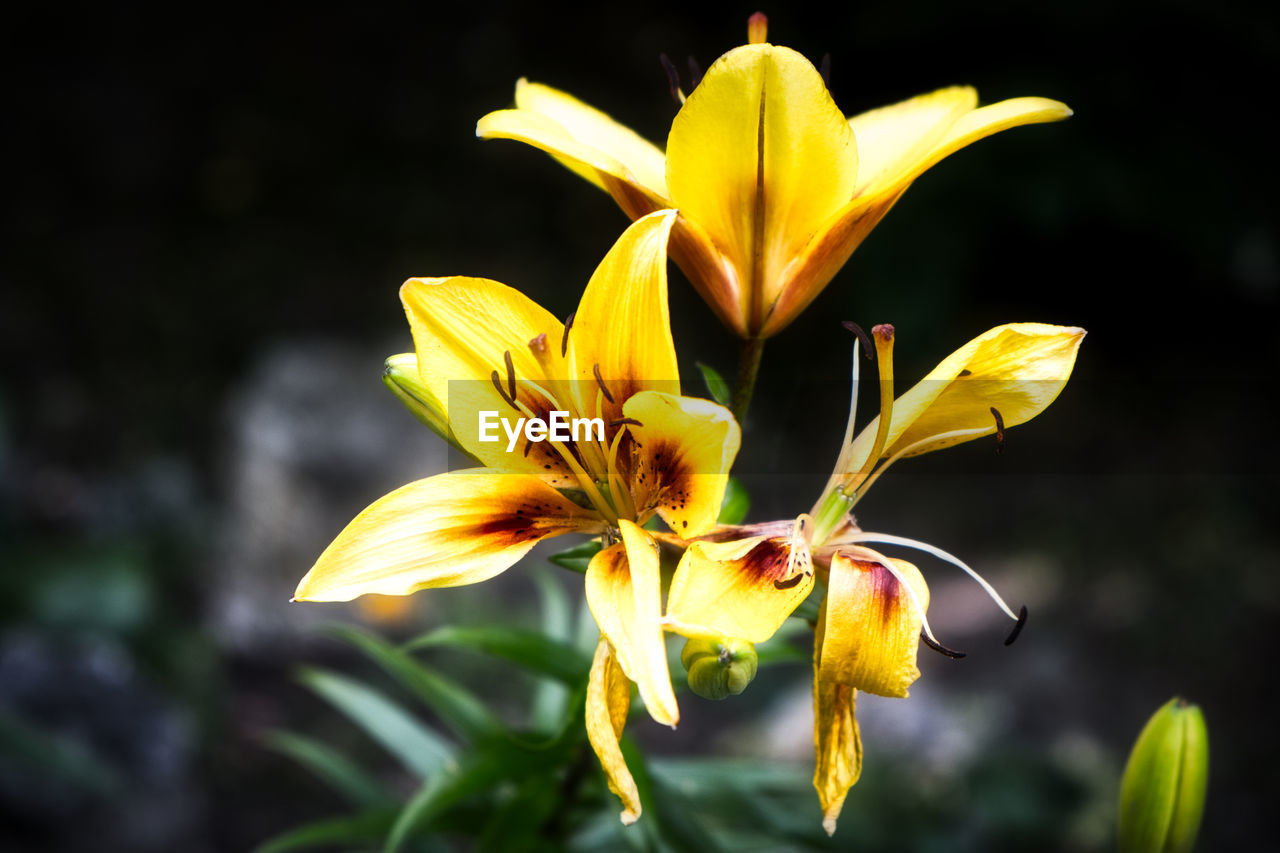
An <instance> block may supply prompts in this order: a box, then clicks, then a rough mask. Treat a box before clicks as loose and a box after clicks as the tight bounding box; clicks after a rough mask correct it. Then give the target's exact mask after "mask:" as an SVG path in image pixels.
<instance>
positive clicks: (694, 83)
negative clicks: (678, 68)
mask: <svg viewBox="0 0 1280 853" xmlns="http://www.w3.org/2000/svg"><path fill="white" fill-rule="evenodd" d="M701 82H702V68H701V66H699V65H698V60H696V59H694V58H693V57H692V56H690V57H689V94H690V95H692V94H693V90H694V89H696V88H698V84H699V83H701Z"/></svg>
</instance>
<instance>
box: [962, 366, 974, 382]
mask: <svg viewBox="0 0 1280 853" xmlns="http://www.w3.org/2000/svg"><path fill="white" fill-rule="evenodd" d="M972 375H973V371H972V370H970V369H969V368H967V367H966V368H964V369H962V370H961V371H960V375H959V377H958V378H960V379H963V378H964V377H966V376H972Z"/></svg>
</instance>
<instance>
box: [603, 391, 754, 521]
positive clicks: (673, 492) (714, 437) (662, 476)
mask: <svg viewBox="0 0 1280 853" xmlns="http://www.w3.org/2000/svg"><path fill="white" fill-rule="evenodd" d="M622 414H623V415H624V416H625V417H627V418H630V419H631V420H633V421H639V423H640V425H639V426H636V425H633V426H631V427H629V429H630V430H631V436H632V438H633V439H634V441H635V444H636V449H635V458H634V463H633V466H634V467H633V472H632V475H631V492H632V499H633V501H634V503H635V505H636V509H637V511H638V512H640V513H644V512H646V511H647V510H649V509H655V510H656V511H657V513H658V515H659V516H660V517H661V518H662V520H663V521H665V522H666V523H667V525H668V526H669V527H670V528H671V529H672V530H673V531H675V532H676V533H678V534H680V535H681V536H683V537H686V538H689V537H693V536H701V535H702V534H704V533H706V532H707V531H708V530H710V529H711V528H712V527H714V526H715V523H716V516H718V515H719V513H720V502H721V501H722V500H723V499H724V490H725V486H726V484H727V483H728V481H729V468H730V466H732V465H733V458H734V457H735V456H736V455H737V453H738V444H739V441H740V439H741V430H739V428H738V422H737V421H735V420H734V419H733V414H732V413H731V412H730V411H729V410H728V409H726V408H725V407H724V406H721V405H718V404H716V403H713V402H711V401H710V400H700V399H697V398H693V397H676V396H673V395H671V394H661V393H658V392H656V391H642V392H640V393H639V394H636V395H635V396H634V397H632V398H631V399H629V400H627V402H626V405H624V406H623V407H622Z"/></svg>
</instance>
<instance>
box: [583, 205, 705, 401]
mask: <svg viewBox="0 0 1280 853" xmlns="http://www.w3.org/2000/svg"><path fill="white" fill-rule="evenodd" d="M675 216H676V213H675V211H674V210H665V211H661V212H658V213H653V214H650V215H648V216H645V217H643V218H642V219H638V220H636V221H635V222H634V223H632V225H631V227H629V228H628V229H627V230H626V231H624V232H623V234H622V236H621V237H619V238H618V242H617V243H615V244H614V245H613V248H612V249H610V250H609V253H608V254H607V255H605V258H604V260H603V261H601V262H600V266H598V267H596V271H595V273H594V274H593V275H592V276H591V281H590V282H589V283H588V284H587V289H586V291H585V292H584V293H583V294H582V301H581V302H579V303H578V310H577V312H576V313H575V314H574V316H573V327H572V328H571V329H570V330H569V353H568V363H569V366H570V367H569V369H570V371H571V375H572V376H573V377H574V378H575V379H577V382H576V383H575V390H576V391H577V393H578V396H579V403H578V405H579V410H580V411H582V412H585V413H588V416H589V417H595V416H596V415H600V416H602V417H604V418H605V419H606V420H616V419H617V418H619V417H622V405H623V403H625V402H626V400H627V399H628V398H629V397H631V396H632V395H633V394H636V393H638V392H640V391H643V390H645V389H653V390H657V391H665V392H668V393H677V394H678V393H679V392H680V370H679V367H678V366H677V364H676V350H675V344H674V343H672V340H671V321H670V318H669V315H668V312H667V238H668V236H669V235H670V233H671V226H672V223H673V222H674V221H675ZM597 374H598V375H599V377H600V379H601V380H602V381H603V384H604V387H605V389H607V391H608V395H607V396H605V395H602V394H598V393H597V391H598V389H599V384H598V381H597V378H596V377H597ZM608 397H612V398H613V399H612V401H609V400H608V399H607V398H608ZM597 399H599V400H600V401H601V403H602V406H603V410H602V411H597V410H596V401H597Z"/></svg>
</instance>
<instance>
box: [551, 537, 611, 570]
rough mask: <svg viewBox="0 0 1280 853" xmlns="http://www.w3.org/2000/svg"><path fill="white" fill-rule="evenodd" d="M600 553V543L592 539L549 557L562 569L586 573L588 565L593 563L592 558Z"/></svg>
mask: <svg viewBox="0 0 1280 853" xmlns="http://www.w3.org/2000/svg"><path fill="white" fill-rule="evenodd" d="M598 553H600V543H599V541H597V540H594V539H592V540H590V541H588V542H583V543H582V544H580V545H574V546H573V547H572V548H566V549H565V550H563V551H558V552H556V553H555V554H552V555H551V556H550V557H547V559H548V560H550V561H551V562H553V563H555V564H556V565H557V566H559V567H560V568H562V569H568V570H569V571H571V572H578V573H579V574H584V575H585V574H586V573H587V566H589V565H591V558H592V557H594V556H595V555H596V554H598Z"/></svg>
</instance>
